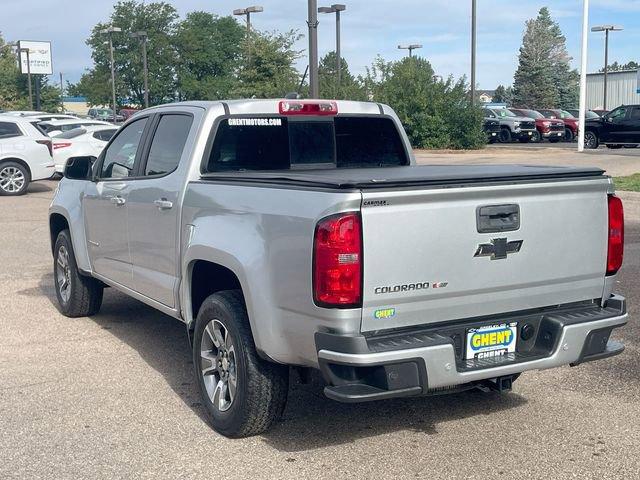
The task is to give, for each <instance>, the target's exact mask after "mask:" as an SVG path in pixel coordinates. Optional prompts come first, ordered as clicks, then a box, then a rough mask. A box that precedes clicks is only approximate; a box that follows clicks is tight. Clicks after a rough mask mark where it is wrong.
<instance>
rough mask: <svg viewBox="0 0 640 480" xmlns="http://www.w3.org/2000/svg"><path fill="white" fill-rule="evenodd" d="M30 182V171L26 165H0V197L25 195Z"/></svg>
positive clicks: (14, 163)
mask: <svg viewBox="0 0 640 480" xmlns="http://www.w3.org/2000/svg"><path fill="white" fill-rule="evenodd" d="M30 180H31V178H30V176H29V170H27V169H26V168H25V167H24V165H22V164H20V163H18V162H5V163H2V164H0V195H6V196H17V195H24V194H25V193H27V187H28V186H29V182H30Z"/></svg>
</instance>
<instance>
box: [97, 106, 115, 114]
mask: <svg viewBox="0 0 640 480" xmlns="http://www.w3.org/2000/svg"><path fill="white" fill-rule="evenodd" d="M96 114H98V115H113V110H111V109H110V108H103V109H100V110H96Z"/></svg>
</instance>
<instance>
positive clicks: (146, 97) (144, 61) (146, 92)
mask: <svg viewBox="0 0 640 480" xmlns="http://www.w3.org/2000/svg"><path fill="white" fill-rule="evenodd" d="M131 36H132V37H133V38H138V39H140V44H141V45H142V73H143V75H144V108H149V67H148V66H147V32H145V31H144V30H141V31H139V32H134V33H132V34H131Z"/></svg>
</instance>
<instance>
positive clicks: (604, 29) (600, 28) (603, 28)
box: [591, 25, 623, 110]
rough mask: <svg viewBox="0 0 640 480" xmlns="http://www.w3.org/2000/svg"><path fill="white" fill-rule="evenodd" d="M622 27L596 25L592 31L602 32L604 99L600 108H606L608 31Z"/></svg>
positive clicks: (618, 30) (619, 29) (614, 30)
mask: <svg viewBox="0 0 640 480" xmlns="http://www.w3.org/2000/svg"><path fill="white" fill-rule="evenodd" d="M622 30H623V28H622V27H620V26H617V25H597V26H595V27H593V28H591V31H592V32H604V101H603V105H602V108H603V109H604V110H606V109H607V77H608V75H609V32H620V31H622Z"/></svg>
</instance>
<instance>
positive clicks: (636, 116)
mask: <svg viewBox="0 0 640 480" xmlns="http://www.w3.org/2000/svg"><path fill="white" fill-rule="evenodd" d="M630 118H631V120H640V107H633V108H632V109H631V117H630Z"/></svg>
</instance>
